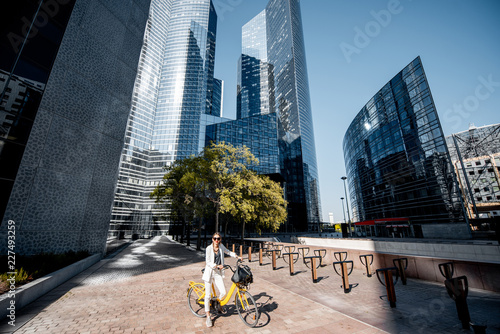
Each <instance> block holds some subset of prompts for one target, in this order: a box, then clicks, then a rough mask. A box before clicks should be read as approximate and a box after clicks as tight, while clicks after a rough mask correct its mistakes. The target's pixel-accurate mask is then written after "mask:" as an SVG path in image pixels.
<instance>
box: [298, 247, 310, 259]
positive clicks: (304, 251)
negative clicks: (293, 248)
mask: <svg viewBox="0 0 500 334" xmlns="http://www.w3.org/2000/svg"><path fill="white" fill-rule="evenodd" d="M297 250H298V251H299V254H300V255H302V259H304V258H305V257H306V255H307V254H309V247H299V248H297Z"/></svg>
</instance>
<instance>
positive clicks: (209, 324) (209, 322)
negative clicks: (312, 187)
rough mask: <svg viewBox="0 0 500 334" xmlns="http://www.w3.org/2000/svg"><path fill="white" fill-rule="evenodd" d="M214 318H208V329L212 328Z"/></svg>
mask: <svg viewBox="0 0 500 334" xmlns="http://www.w3.org/2000/svg"><path fill="white" fill-rule="evenodd" d="M212 326H213V325H212V318H210V317H207V327H212Z"/></svg>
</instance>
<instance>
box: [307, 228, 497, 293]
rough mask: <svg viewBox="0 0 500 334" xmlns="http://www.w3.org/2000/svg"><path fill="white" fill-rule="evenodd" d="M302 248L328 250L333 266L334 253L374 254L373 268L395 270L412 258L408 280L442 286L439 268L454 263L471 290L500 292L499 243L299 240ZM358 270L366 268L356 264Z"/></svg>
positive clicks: (356, 262)
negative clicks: (401, 261)
mask: <svg viewBox="0 0 500 334" xmlns="http://www.w3.org/2000/svg"><path fill="white" fill-rule="evenodd" d="M298 239H299V241H300V243H301V244H302V245H307V246H309V247H310V248H311V250H314V249H320V248H323V249H324V248H326V249H327V254H326V257H325V262H326V263H328V264H329V263H333V262H334V261H336V260H335V257H334V253H335V252H339V251H346V252H348V258H349V259H358V258H359V256H360V255H363V254H366V253H367V252H369V253H371V254H373V265H372V268H375V269H377V268H385V267H391V266H393V265H394V264H393V260H394V259H397V258H399V257H401V256H404V257H406V258H408V268H407V270H406V276H407V277H412V278H418V279H423V280H427V281H435V282H440V283H442V282H443V280H444V278H443V276H442V275H441V273H440V272H439V264H441V263H443V262H453V264H454V266H455V276H462V275H465V276H467V278H468V280H469V287H471V288H477V289H482V290H489V291H496V292H500V246H499V245H498V243H497V242H493V243H491V244H486V243H475V244H474V243H473V244H470V243H458V242H455V243H453V242H432V241H426V242H406V241H377V240H360V239H321V238H302V237H299V238H298ZM354 266H355V268H357V269H363V270H365V269H366V268H365V267H364V265H363V264H362V263H361V262H360V261H354Z"/></svg>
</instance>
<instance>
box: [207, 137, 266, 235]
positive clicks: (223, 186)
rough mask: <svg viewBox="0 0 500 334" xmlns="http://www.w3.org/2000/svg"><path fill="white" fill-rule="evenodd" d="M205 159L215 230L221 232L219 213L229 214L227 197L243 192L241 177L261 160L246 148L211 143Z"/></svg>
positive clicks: (208, 193)
mask: <svg viewBox="0 0 500 334" xmlns="http://www.w3.org/2000/svg"><path fill="white" fill-rule="evenodd" d="M203 157H204V159H205V160H206V163H207V164H208V166H209V168H207V169H206V170H205V173H204V178H205V182H206V197H207V199H208V200H209V201H210V202H212V203H213V204H214V207H215V230H216V231H218V230H219V213H220V212H227V211H228V210H227V209H226V208H225V205H226V204H225V203H226V202H225V197H227V196H231V195H236V194H235V193H236V192H238V191H240V190H241V186H240V181H241V180H242V179H241V175H245V173H247V172H248V171H249V170H248V168H247V166H248V165H250V164H258V163H259V160H258V159H257V158H255V156H254V155H253V154H252V153H251V152H250V149H249V148H248V147H246V146H242V147H234V146H232V145H231V144H226V143H224V142H221V143H211V145H210V146H208V147H205V149H204V151H203Z"/></svg>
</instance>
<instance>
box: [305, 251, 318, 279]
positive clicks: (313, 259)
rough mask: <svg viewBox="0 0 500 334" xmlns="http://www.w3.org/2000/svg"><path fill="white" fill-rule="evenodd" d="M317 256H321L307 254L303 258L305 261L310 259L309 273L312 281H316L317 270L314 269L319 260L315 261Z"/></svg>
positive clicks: (316, 267)
mask: <svg viewBox="0 0 500 334" xmlns="http://www.w3.org/2000/svg"><path fill="white" fill-rule="evenodd" d="M318 258H321V257H320V256H308V257H306V258H304V261H305V259H311V275H312V280H313V283H317V282H318V271H317V270H316V269H318V267H319V262H317V261H316V259H318Z"/></svg>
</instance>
